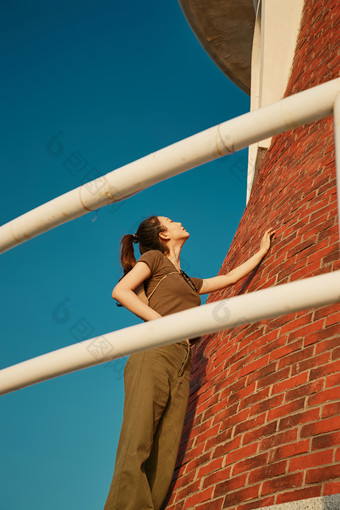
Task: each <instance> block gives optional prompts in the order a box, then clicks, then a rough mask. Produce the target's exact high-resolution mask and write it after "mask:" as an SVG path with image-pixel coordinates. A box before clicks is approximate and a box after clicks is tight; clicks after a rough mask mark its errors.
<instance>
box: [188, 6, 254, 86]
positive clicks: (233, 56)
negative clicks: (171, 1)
mask: <svg viewBox="0 0 340 510" xmlns="http://www.w3.org/2000/svg"><path fill="white" fill-rule="evenodd" d="M179 4H180V6H181V8H182V11H183V13H184V15H185V17H186V18H187V20H188V23H189V25H190V26H191V28H192V30H193V32H194V34H195V35H196V37H197V38H198V40H199V42H200V43H201V44H202V46H203V48H204V49H205V50H206V52H207V53H208V54H209V56H210V57H211V58H212V60H213V61H214V62H215V63H216V64H217V65H218V67H219V68H220V69H221V70H222V71H223V72H224V73H225V74H226V75H227V76H228V78H230V79H231V80H232V81H233V82H234V83H235V84H236V85H237V86H238V87H240V88H241V89H242V90H243V91H244V92H246V93H247V94H250V70H251V51H252V44H253V33H254V24H255V11H254V4H253V0H179Z"/></svg>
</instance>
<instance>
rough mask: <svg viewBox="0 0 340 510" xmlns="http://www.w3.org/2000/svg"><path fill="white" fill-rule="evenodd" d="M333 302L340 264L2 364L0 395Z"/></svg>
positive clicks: (339, 288)
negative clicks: (301, 277)
mask: <svg viewBox="0 0 340 510" xmlns="http://www.w3.org/2000/svg"><path fill="white" fill-rule="evenodd" d="M336 302H340V270H338V271H334V272H331V273H326V274H322V275H317V276H313V277H310V278H304V279H302V280H298V281H295V282H290V283H286V284H282V285H277V286H274V287H269V288H267V289H263V290H258V291H256V292H250V293H248V294H243V295H241V296H236V297H232V298H229V299H222V300H220V301H215V302H214V303H209V304H205V305H201V306H197V307H195V308H190V309H188V310H184V311H182V312H177V313H174V314H171V315H167V316H165V317H161V318H160V319H155V320H152V321H148V322H144V323H143V324H137V325H135V326H131V327H128V328H124V329H121V330H118V331H113V332H111V333H105V335H101V336H98V337H95V338H91V339H90V340H85V341H84V342H80V343H78V344H75V345H71V346H68V347H64V348H63V349H59V350H57V351H54V352H50V353H48V354H43V355H42V356H38V357H36V358H33V359H31V360H27V361H24V362H22V363H18V364H17V365H13V366H11V367H7V368H4V369H2V370H0V395H1V394H5V393H9V392H11V391H15V390H18V389H20V388H25V387H27V386H30V385H32V384H36V383H38V382H41V381H46V380H47V379H52V378H54V377H58V376H60V375H64V374H68V373H70V372H74V371H76V370H81V369H84V368H88V367H90V366H94V365H99V364H100V363H105V362H106V361H110V360H113V359H117V358H120V357H122V356H126V355H128V354H131V353H132V352H137V351H141V350H146V349H150V348H153V347H158V346H161V345H167V344H170V343H173V342H177V341H179V340H183V339H184V338H195V337H198V336H200V335H204V334H206V333H213V332H216V331H220V330H222V329H226V328H231V327H235V326H238V325H240V324H246V323H248V322H254V321H259V320H263V319H268V318H271V317H276V316H278V315H286V314H289V313H291V312H296V311H300V310H307V309H310V308H313V307H319V306H325V305H329V304H332V303H336ZM339 333H340V330H339Z"/></svg>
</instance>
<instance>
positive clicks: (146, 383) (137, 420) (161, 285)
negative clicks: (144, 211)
mask: <svg viewBox="0 0 340 510" xmlns="http://www.w3.org/2000/svg"><path fill="white" fill-rule="evenodd" d="M274 232H275V231H274V230H273V229H269V230H267V231H266V233H265V234H264V236H263V238H262V240H261V244H260V249H259V251H258V252H257V253H256V254H255V255H253V256H252V257H251V258H250V259H249V260H247V261H246V262H244V263H243V264H241V265H240V266H238V267H237V268H235V269H233V270H232V271H230V272H229V273H228V274H227V275H220V276H216V277H213V278H208V279H202V278H195V277H189V276H188V275H186V273H185V272H184V271H183V270H181V265H180V253H181V249H182V246H183V244H184V243H185V242H186V240H187V239H188V238H189V232H187V231H186V230H185V228H184V227H183V226H182V224H181V223H179V222H175V221H173V220H171V219H170V218H167V217H165V216H151V217H149V218H147V219H145V220H144V221H143V222H142V223H141V224H140V225H139V227H138V229H137V232H136V234H127V235H125V236H123V238H122V240H121V264H122V266H123V269H124V276H123V277H122V278H121V280H120V281H119V282H118V284H117V285H116V286H115V288H114V289H113V291H112V297H113V298H114V299H116V300H117V301H119V303H120V304H121V305H122V306H124V307H126V308H128V309H129V310H130V311H131V312H133V313H134V314H136V315H137V316H138V317H140V318H142V319H143V320H144V321H150V320H153V319H158V318H160V317H163V316H165V315H169V314H172V313H175V312H179V311H181V310H186V309H188V308H192V307H195V306H199V305H200V304H201V298H200V294H206V293H210V292H214V291H216V290H220V289H223V288H225V287H227V286H228V285H232V284H234V283H236V282H237V281H238V280H240V279H241V278H242V277H243V276H245V275H246V274H248V273H250V272H251V271H252V270H253V269H254V268H255V267H256V266H257V265H258V264H259V262H260V261H261V260H262V258H263V257H264V256H265V254H266V253H267V251H268V250H269V248H270V241H271V235H272V234H274ZM133 242H138V243H139V251H140V253H141V257H140V258H139V259H138V261H137V262H136V259H135V257H134V250H133ZM143 287H144V290H145V294H144V293H143ZM145 295H146V297H147V299H145ZM143 296H144V298H143ZM199 340H200V337H198V338H195V339H192V340H189V339H183V340H182V341H180V342H176V343H173V344H171V345H165V346H162V347H156V348H153V349H148V350H146V351H141V352H137V353H133V354H131V355H130V357H129V358H128V361H127V363H126V366H125V370H124V387H125V401H124V414H123V424H122V429H121V433H120V437H119V443H118V448H117V455H116V462H115V470H114V474H113V479H112V482H111V486H110V490H109V494H108V497H107V500H106V503H105V507H104V510H159V509H160V508H161V506H162V503H163V501H164V499H165V496H166V494H167V491H168V489H169V486H170V483H171V479H172V475H173V472H174V468H175V464H176V459H177V454H178V449H179V444H180V439H181V435H182V429H183V424H184V418H185V412H186V409H187V403H188V397H189V387H190V372H191V345H192V344H193V343H196V342H197V341H199Z"/></svg>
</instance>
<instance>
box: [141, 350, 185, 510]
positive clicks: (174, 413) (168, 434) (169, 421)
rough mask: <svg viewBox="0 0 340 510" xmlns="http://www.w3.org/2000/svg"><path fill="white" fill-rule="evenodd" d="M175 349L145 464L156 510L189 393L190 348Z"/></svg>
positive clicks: (163, 493)
mask: <svg viewBox="0 0 340 510" xmlns="http://www.w3.org/2000/svg"><path fill="white" fill-rule="evenodd" d="M174 347H175V349H176V357H177V363H176V364H175V365H174V366H173V370H172V376H171V382H170V397H169V400H168V403H167V406H166V408H165V410H164V413H163V415H162V418H161V419H160V421H159V423H158V427H157V429H156V433H155V435H154V441H153V447H152V451H151V455H150V457H149V459H148V460H147V462H146V464H145V471H146V474H147V477H148V480H149V484H150V487H151V495H152V501H153V505H154V509H155V510H159V509H160V508H161V506H162V503H163V501H164V499H165V497H166V494H167V492H168V489H169V486H170V483H171V479H172V476H173V473H174V469H175V465H176V459H177V455H178V449H179V444H180V440H181V436H182V431H183V424H184V419H185V414H186V409H187V405H188V398H189V391H190V373H191V351H190V347H189V346H188V345H186V344H185V343H184V344H180V345H178V344H176V345H175V346H174Z"/></svg>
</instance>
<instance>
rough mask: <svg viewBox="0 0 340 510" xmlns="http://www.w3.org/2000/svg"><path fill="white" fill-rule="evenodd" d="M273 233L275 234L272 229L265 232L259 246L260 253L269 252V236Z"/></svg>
mask: <svg viewBox="0 0 340 510" xmlns="http://www.w3.org/2000/svg"><path fill="white" fill-rule="evenodd" d="M275 232H276V230H274V229H273V228H269V229H268V230H266V232H265V234H264V236H263V237H262V239H261V244H260V251H261V252H263V253H267V252H268V251H269V248H270V242H271V236H272V235H274V234H275Z"/></svg>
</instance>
